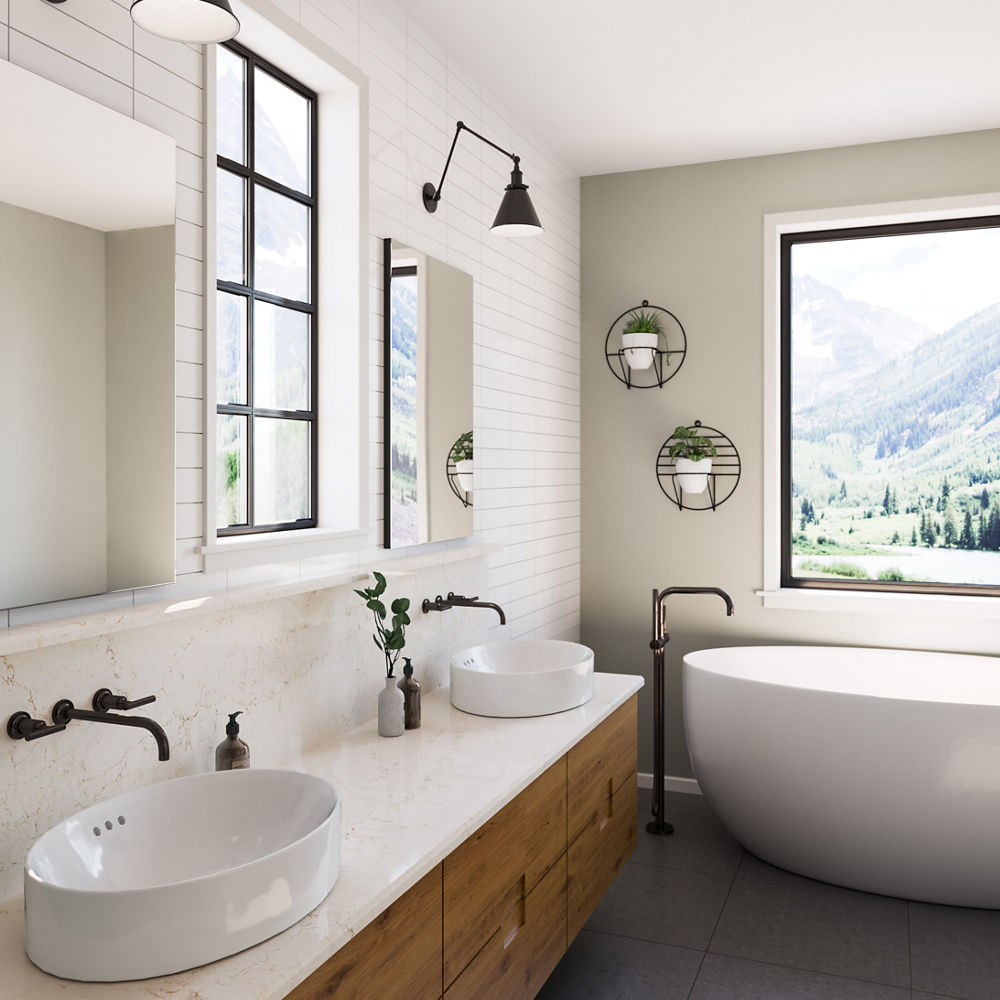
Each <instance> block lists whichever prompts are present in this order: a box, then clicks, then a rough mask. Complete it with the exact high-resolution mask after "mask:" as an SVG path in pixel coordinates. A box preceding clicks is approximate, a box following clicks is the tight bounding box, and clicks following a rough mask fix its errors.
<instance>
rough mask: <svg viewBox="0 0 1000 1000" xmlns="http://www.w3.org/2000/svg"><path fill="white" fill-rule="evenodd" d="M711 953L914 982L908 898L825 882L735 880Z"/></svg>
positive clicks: (902, 983) (865, 977)
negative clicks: (911, 971)
mask: <svg viewBox="0 0 1000 1000" xmlns="http://www.w3.org/2000/svg"><path fill="white" fill-rule="evenodd" d="M709 951H710V952H713V953H716V954H725V955H733V956H736V957H739V958H749V959H753V960H756V961H759V962H767V963H770V964H773V965H786V966H793V967H795V968H799V969H807V970H809V971H811V972H823V973H827V974H828V975H833V976H844V977H847V978H850V979H863V980H866V981H869V982H874V983H884V984H886V985H890V986H903V987H909V985H910V970H909V961H908V958H909V950H908V939H907V914H906V903H905V901H903V900H899V899H889V898H888V897H885V896H873V895H870V894H868V893H863V892H855V891H853V890H851V889H841V888H839V887H837V886H830V885H824V884H823V883H821V882H805V883H804V884H802V885H799V884H796V885H794V886H788V885H769V884H766V883H761V882H751V881H739V880H737V881H736V882H734V883H733V888H732V891H731V892H730V894H729V898H728V900H727V901H726V905H725V908H724V909H723V911H722V916H721V917H720V919H719V926H718V928H717V929H716V932H715V934H714V936H713V937H712V941H711V944H710V945H709Z"/></svg>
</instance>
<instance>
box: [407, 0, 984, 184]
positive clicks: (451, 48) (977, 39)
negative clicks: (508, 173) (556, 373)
mask: <svg viewBox="0 0 1000 1000" xmlns="http://www.w3.org/2000/svg"><path fill="white" fill-rule="evenodd" d="M398 2H399V3H400V4H401V6H402V7H403V8H405V9H406V11H407V12H408V14H409V15H410V16H411V17H412V19H413V20H414V21H415V22H416V23H417V24H419V25H420V26H421V27H422V28H423V29H424V30H425V31H427V32H428V33H429V34H430V35H432V36H433V37H434V38H435V39H436V40H437V41H438V42H439V43H440V44H441V45H442V46H443V47H444V48H445V49H447V50H448V52H449V53H450V54H452V55H454V56H456V57H457V58H458V59H459V60H460V61H461V63H462V64H463V66H464V68H465V69H466V70H468V71H469V72H470V73H472V74H473V75H474V76H475V77H476V78H478V79H479V81H480V82H481V84H482V85H483V87H484V88H485V89H486V90H487V91H489V92H492V93H494V94H496V95H497V98H498V99H499V100H500V101H502V102H503V104H504V106H506V107H508V108H510V109H511V112H512V115H513V116H514V120H515V123H516V124H518V125H519V126H520V127H521V128H522V129H524V130H525V131H526V132H528V133H529V134H531V135H536V136H538V138H539V140H540V141H541V142H542V143H544V146H545V147H546V148H547V149H550V150H552V151H553V152H555V153H556V154H558V155H560V156H561V157H562V158H563V160H564V161H565V163H566V165H567V166H568V167H570V168H571V169H572V170H573V171H575V172H576V173H578V174H580V175H581V176H588V175H591V174H602V173H613V172H617V171H621V170H636V169H643V168H647V167H659V166H670V165H675V164H680V163H700V162H704V161H708V160H721V159H730V158H734V157H743V156H758V155H761V154H767V153H784V152H789V151H792V150H802V149H817V148H822V147H825V146H843V145H850V144H853V143H863V142H876V141H880V140H885V139H902V138H910V137H913V136H921V135H937V134H943V133H949V132H964V131H973V130H977V129H986V128H997V127H1000V66H998V63H1000V59H998V43H1000V2H998V0H934V2H930V0H837V2H835V3H831V2H829V0H827V2H823V3H820V2H818V0H684V2H681V0H398ZM468 124H469V125H470V126H472V127H473V128H475V127H476V126H475V124H474V123H473V122H471V121H470V122H468ZM513 152H517V150H514V151H513ZM997 166H998V175H1000V164H998V165H997ZM528 170H530V166H529V164H528V162H527V160H526V162H525V171H526V174H527V171H528Z"/></svg>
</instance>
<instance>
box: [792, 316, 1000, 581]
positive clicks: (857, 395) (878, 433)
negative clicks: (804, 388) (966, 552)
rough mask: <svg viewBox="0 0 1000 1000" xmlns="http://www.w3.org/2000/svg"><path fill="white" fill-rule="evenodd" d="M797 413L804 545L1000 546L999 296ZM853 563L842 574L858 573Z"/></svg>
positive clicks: (809, 551)
mask: <svg viewBox="0 0 1000 1000" xmlns="http://www.w3.org/2000/svg"><path fill="white" fill-rule="evenodd" d="M793 409H794V399H793ZM793 425H794V432H793V446H792V476H793V497H794V500H793V510H794V513H795V517H796V522H797V523H796V529H797V531H796V536H795V539H794V544H793V549H794V552H795V553H796V554H797V555H825V556H830V555H845V556H852V555H853V556H859V555H869V554H871V552H872V551H873V550H871V549H870V548H869V547H870V546H873V545H896V546H904V547H905V546H912V547H914V548H923V549H930V548H948V549H970V550H972V549H986V550H989V551H996V550H1000V303H998V304H995V305H993V306H991V307H989V308H988V309H984V310H982V311H981V312H979V313H977V314H975V315H974V316H971V317H969V318H968V319H966V320H963V321H962V322H961V323H959V324H957V325H956V326H955V327H953V328H952V329H951V330H948V331H946V332H945V333H942V334H940V335H938V336H934V337H931V338H929V339H927V340H924V341H923V342H922V343H919V344H918V345H917V346H916V347H915V348H914V349H913V350H911V351H909V352H907V353H905V354H903V355H901V356H899V357H897V358H895V359H893V360H891V361H889V362H888V363H886V364H884V365H882V366H881V367H880V368H878V369H877V370H876V371H874V372H871V373H868V374H865V375H863V376H862V377H860V378H858V379H857V380H856V382H855V383H854V384H852V385H851V386H850V387H849V388H845V389H842V390H840V391H838V392H837V393H836V394H834V395H832V396H830V397H829V398H828V399H825V400H823V401H822V402H819V403H818V404H817V405H814V406H807V407H803V408H801V409H799V410H797V411H795V413H794V420H793ZM816 565H817V566H819V565H821V564H819V563H817V564H816ZM822 568H823V571H824V572H827V573H828V572H829V563H828V562H827V563H823V564H822ZM848 568H849V567H848V566H842V567H841V569H843V570H844V572H843V573H840V574H834V575H857V574H852V573H850V572H847V570H848ZM904 575H905V573H904Z"/></svg>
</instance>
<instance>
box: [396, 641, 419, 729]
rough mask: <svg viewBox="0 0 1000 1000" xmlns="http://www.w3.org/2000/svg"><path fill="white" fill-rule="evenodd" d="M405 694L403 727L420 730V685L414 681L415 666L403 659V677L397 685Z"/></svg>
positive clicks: (408, 660) (408, 659) (406, 658)
mask: <svg viewBox="0 0 1000 1000" xmlns="http://www.w3.org/2000/svg"><path fill="white" fill-rule="evenodd" d="M397 687H398V688H399V690H400V691H402V692H403V725H404V727H405V728H406V729H419V728H420V685H419V684H418V683H417V682H416V681H415V680H414V679H413V664H412V663H410V658H409V657H408V656H404V657H403V676H402V677H401V678H400V679H399V684H398V685H397Z"/></svg>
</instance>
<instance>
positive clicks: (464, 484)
mask: <svg viewBox="0 0 1000 1000" xmlns="http://www.w3.org/2000/svg"><path fill="white" fill-rule="evenodd" d="M451 460H452V461H453V462H454V463H455V474H456V475H457V477H458V485H459V486H460V487H461V488H462V489H463V490H465V492H466V493H471V492H472V431H466V432H465V433H464V434H462V435H460V436H459V438H458V440H457V441H456V442H455V443H454V444H453V445H452V446H451Z"/></svg>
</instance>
